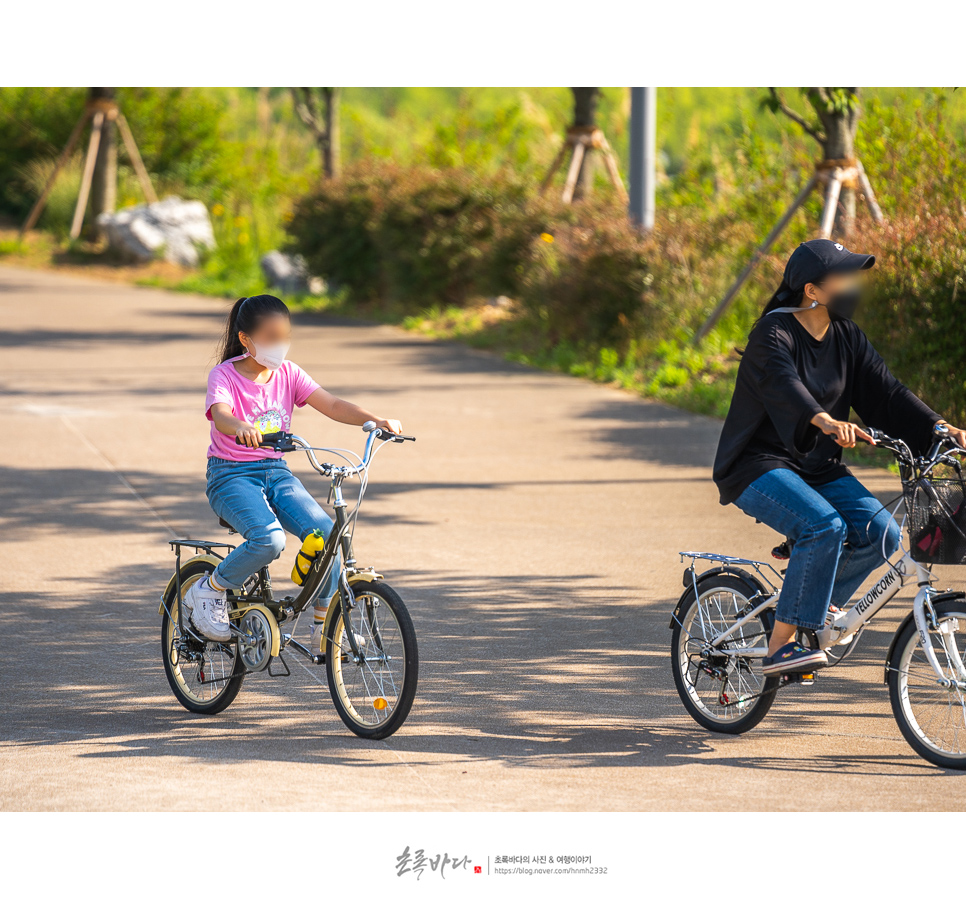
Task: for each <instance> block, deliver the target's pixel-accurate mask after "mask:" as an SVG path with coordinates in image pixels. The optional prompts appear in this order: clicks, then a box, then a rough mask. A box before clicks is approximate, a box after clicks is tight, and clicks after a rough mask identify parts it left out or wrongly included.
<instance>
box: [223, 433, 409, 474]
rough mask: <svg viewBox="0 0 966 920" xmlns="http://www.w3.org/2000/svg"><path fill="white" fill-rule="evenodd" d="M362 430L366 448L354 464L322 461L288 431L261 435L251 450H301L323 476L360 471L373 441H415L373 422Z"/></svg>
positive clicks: (369, 453) (306, 443)
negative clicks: (256, 444) (360, 458)
mask: <svg viewBox="0 0 966 920" xmlns="http://www.w3.org/2000/svg"><path fill="white" fill-rule="evenodd" d="M362 430H363V431H364V432H365V433H366V434H367V435H368V437H367V438H366V449H365V451H364V452H363V456H362V462H361V463H359V464H357V465H356V466H339V465H337V464H334V463H322V462H320V461H319V460H318V458H317V457H316V456H315V449H314V448H313V447H312V446H311V445H310V444H309V442H308V441H306V440H305V439H304V438H300V437H299V436H298V435H296V434H292V433H291V432H290V431H273V432H271V433H270V434H263V435H262V442H261V444H259V445H258V447H257V448H251V449H252V450H258V449H260V448H268V449H270V450H277V451H279V452H281V453H285V452H289V451H296V450H303V451H305V454H306V456H307V457H308V458H309V463H311V464H312V466H313V467H314V468H315V469H316V470H318V472H320V473H322V474H323V475H324V476H329V475H333V474H336V475H341V476H343V477H345V476H354V475H356V474H357V473H361V472H362V471H363V470H364V469H365V468H366V467H367V466H368V465H369V461H370V460H371V459H372V448H373V444H374V442H375V441H377V440H379V441H397V442H402V441H415V440H416V438H415V437H413V436H412V435H402V434H396V433H395V432H392V431H388V430H387V429H385V428H380V427H379V426H377V425H376V423H375V422H366V423H365V425H363V426H362ZM235 443H236V444H242V445H244V443H245V442H244V441H242V440H241V439H239V438H238V437H237V436H236V438H235Z"/></svg>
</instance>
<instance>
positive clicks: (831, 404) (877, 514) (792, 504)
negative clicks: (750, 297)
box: [713, 240, 966, 674]
mask: <svg viewBox="0 0 966 920" xmlns="http://www.w3.org/2000/svg"><path fill="white" fill-rule="evenodd" d="M874 264H875V257H874V256H871V255H860V254H858V253H853V252H849V250H847V249H846V248H845V247H844V246H842V245H841V244H840V243H833V242H832V241H831V240H811V241H809V242H807V243H802V244H801V245H800V246H799V247H798V248H797V249H796V250H795V252H794V253H793V254H792V256H791V258H790V259H789V260H788V264H787V265H786V266H785V272H784V277H783V280H782V283H781V286H780V287H779V288H778V290H777V291H776V293H775V295H774V296H773V297H772V298H771V300H770V301H769V302H768V305H767V306H766V307H765V310H764V312H763V313H762V316H761V318H760V319H759V320H758V322H757V323H756V324H755V327H754V328H753V329H752V331H751V334H750V336H749V337H748V345H747V347H746V349H745V351H744V354H743V355H742V358H741V364H740V366H739V368H738V379H737V381H736V383H735V390H734V395H733V397H732V400H731V406H730V408H729V410H728V416H727V418H726V420H725V424H724V428H723V430H722V432H721V438H720V440H719V442H718V452H717V456H716V457H715V462H714V474H713V475H714V481H715V483H716V484H717V486H718V490H719V492H720V495H721V503H722V504H729V503H734V504H735V505H737V506H738V507H739V508H740V509H741V510H742V511H744V512H745V513H746V514H748V515H750V516H751V517H753V518H756V519H757V520H759V521H763V522H764V523H766V524H767V525H768V526H769V527H772V528H774V529H775V530H777V531H779V532H780V533H783V534H785V535H786V536H787V537H788V540H789V543H790V544H791V546H792V549H791V557H790V559H789V563H788V569H787V571H786V574H785V580H784V586H783V588H782V592H781V596H780V598H779V601H778V607H777V610H776V622H775V625H774V628H773V630H772V633H771V638H770V640H769V644H768V653H767V657H766V658H765V659H764V660H763V662H762V665H763V667H762V670H763V671H764V673H765V674H782V673H796V672H803V671H814V670H816V669H817V668H821V667H824V666H825V665H826V664H828V659H827V657H826V655H825V653H824V652H823V651H822V650H821V649H809V648H805V647H803V646H802V645H800V644H799V643H797V642H796V641H795V636H796V632H797V631H798V629H800V628H802V629H812V630H815V629H819V628H820V627H821V626H823V624H824V623H825V619H826V616H827V615H828V613H829V610H830V605H835V606H843V605H845V604H846V603H847V602H848V600H849V598H850V597H851V596H852V595H853V593H854V592H855V590H856V589H857V588H858V587H859V585H860V584H862V582H863V581H865V579H866V578H867V577H868V575H870V574H871V573H872V572H873V571H874V570H875V569H876V568H878V567H879V566H880V565H882V564H883V563H884V562H885V561H886V560H887V559H888V558H889V557H890V556H891V555H892V554H893V553H894V552H895V551H896V548H897V547H898V545H899V538H900V535H899V528H898V527H897V526H896V524H895V522H894V521H893V520H892V517H891V516H890V515H889V513H888V512H887V511H886V510H885V508H883V506H882V504H881V503H880V502H879V501H878V500H877V499H876V498H875V497H874V496H873V495H872V494H871V493H870V492H869V491H868V489H866V488H865V487H864V486H863V485H862V484H861V483H860V482H859V481H858V480H857V479H856V478H855V477H853V476H852V474H851V473H850V472H849V469H848V467H846V465H845V464H844V463H843V462H842V448H844V447H855V445H856V442H857V440H864V441H870V442H871V440H872V439H871V438H870V437H869V436H868V435H867V434H866V433H865V432H864V431H862V429H860V428H859V427H858V426H857V425H855V424H853V423H851V422H849V421H847V419H848V417H849V413H850V411H851V410H852V409H854V410H855V411H856V412H857V413H858V414H859V416H861V418H862V420H863V421H864V422H865V423H866V424H867V425H872V426H874V427H876V428H881V429H882V430H884V431H885V432H886V433H887V434H889V435H892V436H893V437H898V438H902V439H903V440H904V441H906V442H907V443H908V444H909V445H910V446H911V447H913V449H914V450H915V449H917V448H922V451H921V452H924V451H925V450H926V449H927V448H928V446H929V444H930V443H931V441H932V435H933V430H934V428H935V426H936V425H946V426H947V428H948V429H949V436H950V437H951V438H953V439H954V440H955V441H956V442H957V443H959V444H960V445H961V446H964V447H966V431H963V430H962V429H959V428H954V427H953V426H951V425H949V423H948V422H946V421H945V420H943V419H941V418H940V416H939V414H938V413H936V412H934V411H933V410H932V409H930V408H929V407H928V406H927V405H926V404H925V403H923V402H922V401H921V400H920V399H919V398H918V397H916V396H915V395H914V394H913V393H912V392H911V391H910V390H909V389H907V388H906V387H905V386H903V385H902V384H901V383H899V381H898V380H896V378H895V377H893V376H892V374H891V373H890V372H889V369H888V368H887V367H886V365H885V362H884V361H883V360H882V358H881V357H880V356H879V355H878V353H877V352H876V351H875V349H874V348H873V347H872V345H871V344H870V343H869V340H868V339H867V338H866V337H865V335H864V333H863V332H862V331H861V330H860V329H859V327H858V326H857V325H856V324H855V323H854V322H853V321H852V316H853V314H854V313H855V309H856V307H857V306H858V304H859V300H860V296H861V285H860V279H861V275H862V273H863V272H864V271H866V270H867V269H870V268H871V267H872V266H873V265H874Z"/></svg>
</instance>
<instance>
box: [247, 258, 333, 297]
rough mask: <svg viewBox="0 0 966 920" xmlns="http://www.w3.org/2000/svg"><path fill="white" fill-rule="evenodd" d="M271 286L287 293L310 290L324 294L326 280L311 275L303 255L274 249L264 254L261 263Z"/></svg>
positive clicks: (310, 291)
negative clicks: (292, 254) (289, 253)
mask: <svg viewBox="0 0 966 920" xmlns="http://www.w3.org/2000/svg"><path fill="white" fill-rule="evenodd" d="M259 264H260V265H261V266H262V273H263V274H264V275H265V280H266V281H267V282H268V286H269V287H273V288H278V289H279V290H280V291H284V292H285V293H294V292H297V291H308V292H309V293H310V294H324V293H325V291H326V285H325V282H324V281H323V280H322V279H321V278H316V277H314V276H310V275H309V269H308V266H307V265H306V264H305V259H303V258H302V256H298V255H296V256H291V255H288V254H287V253H284V252H279V251H278V250H277V249H273V250H272V251H271V252H266V253H265V255H263V256H262V258H261V261H260V263H259Z"/></svg>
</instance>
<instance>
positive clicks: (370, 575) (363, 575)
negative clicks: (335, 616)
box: [325, 571, 382, 620]
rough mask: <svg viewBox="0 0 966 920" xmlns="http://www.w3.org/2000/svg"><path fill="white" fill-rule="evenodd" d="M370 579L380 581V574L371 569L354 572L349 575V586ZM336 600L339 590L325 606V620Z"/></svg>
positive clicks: (333, 608) (337, 599)
mask: <svg viewBox="0 0 966 920" xmlns="http://www.w3.org/2000/svg"><path fill="white" fill-rule="evenodd" d="M370 581H382V575H380V574H379V573H378V572H372V571H365V572H356V573H355V575H350V576H349V587H350V588H351V587H352V586H353V585H357V584H359V582H370ZM338 601H339V592H338V591H336V593H335V594H333V595H332V600H330V601H329V606H328V607H326V610H325V618H326V620H328V618H329V614H330V613H332V611H333V610H335V605H336V604H337V603H338Z"/></svg>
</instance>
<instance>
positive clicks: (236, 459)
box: [184, 294, 402, 645]
mask: <svg viewBox="0 0 966 920" xmlns="http://www.w3.org/2000/svg"><path fill="white" fill-rule="evenodd" d="M291 340H292V323H291V319H290V315H289V310H288V307H287V306H285V304H284V303H283V302H282V301H281V300H279V299H278V298H277V297H273V296H272V295H271V294H260V295H258V296H256V297H243V298H241V299H239V300H237V301H236V302H235V304H234V305H233V306H232V308H231V313H230V314H229V316H228V322H227V325H226V328H225V334H224V338H223V341H222V347H221V363H220V364H218V365H217V366H216V367H215V368H214V369H213V370H212V371H211V373H210V374H209V375H208V394H207V397H206V399H205V415H206V416H207V418H208V419H209V420H210V422H211V446H210V447H209V448H208V473H207V481H208V486H207V490H206V494H207V496H208V502H209V504H210V505H211V508H212V510H213V511H214V512H215V514H217V515H218V516H219V517H220V518H221V519H222V520H224V521H225V522H227V523H228V524H230V525H231V527H232V528H233V529H234V530H236V531H238V533H240V534H241V535H242V536H243V537H244V538H245V542H244V543H242V544H241V546H239V547H237V548H236V549H234V550H232V551H231V552H230V553H229V554H228V556H227V557H226V558H225V559H224V560H223V561H222V562H221V564H220V565H218V567H217V568H216V569H215V570H214V572H212V573H211V575H209V576H208V577H207V578H203V579H200V580H199V581H197V582H195V583H194V584H193V585H192V586H191V587H190V588H189V589H188V592H187V594H186V595H185V598H184V606H185V609H186V611H187V614H188V618H189V620H190V622H191V624H192V625H193V626H194V628H195V629H197V630H198V632H200V633H201V634H202V635H204V636H205V637H207V638H208V639H212V640H214V641H217V642H223V641H226V640H228V639H229V638H230V636H231V633H230V631H229V628H228V621H229V618H228V605H227V600H226V590H227V589H228V588H233V589H236V590H237V589H240V588H241V587H242V586H243V585H244V583H245V581H246V579H247V578H248V577H249V576H250V575H252V574H254V573H255V572H257V571H258V570H259V569H260V568H261V567H262V566H265V565H268V564H269V563H271V562H272V561H273V560H275V559H277V558H278V557H279V556H280V555H281V553H282V550H283V549H284V548H285V533H284V531H286V530H287V531H288V532H289V533H292V534H295V535H296V536H297V537H298V538H299V540H304V539H305V538H306V537H307V536H308V535H309V534H310V533H311V532H312V531H313V530H316V529H317V530H319V531H321V532H322V534H323V536H324V537H325V538H326V539H328V536H329V534H330V532H331V530H332V521H331V519H330V518H329V516H328V515H327V514H326V513H325V512H324V511H323V510H322V508H320V507H319V505H318V503H317V502H316V501H315V499H314V498H312V496H311V495H310V494H309V493H308V491H307V490H306V488H305V487H304V486H303V485H302V483H301V482H300V481H299V480H298V479H297V478H296V477H295V476H294V475H293V474H292V472H291V470H289V468H288V465H287V464H286V463H285V460H284V459H283V458H282V457H281V456H280V454H279V453H278V452H277V451H275V450H273V449H271V448H263V447H259V445H260V444H261V442H262V436H263V435H265V434H270V433H272V432H276V431H288V430H289V425H290V422H291V418H292V412H293V411H294V409H295V407H296V406H300V407H301V406H305V405H308V406H311V407H312V408H313V409H316V410H317V411H319V412H321V413H322V414H323V415H326V416H328V417H329V418H331V419H334V420H335V421H337V422H343V423H344V424H346V425H363V424H365V423H366V422H368V421H374V422H375V423H376V424H377V425H378V426H379V427H380V428H385V429H388V430H390V431H393V432H395V433H396V434H398V433H400V432H401V431H402V426H401V425H400V423H399V422H398V421H397V420H396V419H385V418H382V417H381V416H378V415H373V414H372V413H371V412H367V411H366V410H365V409H361V408H360V407H359V406H356V405H354V404H353V403H350V402H346V401H345V400H343V399H339V398H337V397H335V396H333V395H332V394H331V393H329V392H327V391H326V390H324V389H323V388H322V387H320V386H319V385H318V384H317V383H316V382H315V381H314V380H313V379H312V378H311V377H310V376H309V375H308V374H307V373H306V372H305V371H304V370H302V368H300V367H299V366H298V365H297V364H294V363H293V362H292V361H287V360H286V359H285V356H286V354H287V353H288V350H289V346H290V345H291ZM338 577H339V572H338V571H337V568H336V567H333V572H332V575H331V576H330V578H329V581H328V583H327V584H324V585H323V586H322V588H321V589H320V591H319V596H318V598H317V599H316V600H315V602H314V607H315V624H314V625H313V627H312V632H313V639H312V644H313V645H316V644H317V643H318V639H319V638H320V632H321V630H320V626H321V624H322V621H323V620H324V618H325V611H326V608H327V607H328V605H329V601H330V599H331V597H332V595H334V594H335V591H336V589H337V585H338Z"/></svg>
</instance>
